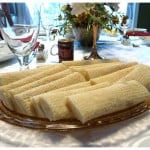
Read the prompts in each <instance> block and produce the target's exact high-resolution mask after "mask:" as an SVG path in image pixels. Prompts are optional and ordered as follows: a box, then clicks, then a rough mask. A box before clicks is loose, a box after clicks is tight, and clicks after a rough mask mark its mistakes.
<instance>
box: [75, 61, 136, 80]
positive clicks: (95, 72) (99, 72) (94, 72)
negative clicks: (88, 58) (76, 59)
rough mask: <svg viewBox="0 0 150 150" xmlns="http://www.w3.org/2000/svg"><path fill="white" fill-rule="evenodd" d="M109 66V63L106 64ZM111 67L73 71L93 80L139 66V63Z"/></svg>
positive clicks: (112, 65) (111, 64)
mask: <svg viewBox="0 0 150 150" xmlns="http://www.w3.org/2000/svg"><path fill="white" fill-rule="evenodd" d="M106 64H108V63H106ZM109 64H110V65H104V66H96V67H93V68H81V69H77V70H76V69H73V70H76V71H78V72H80V73H82V74H83V75H84V76H85V77H86V78H87V79H92V78H96V77H100V76H103V75H106V74H110V73H112V72H115V71H118V70H121V69H124V68H128V67H131V66H134V65H137V62H130V63H120V64H113V63H109Z"/></svg>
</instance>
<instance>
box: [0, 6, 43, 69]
mask: <svg viewBox="0 0 150 150" xmlns="http://www.w3.org/2000/svg"><path fill="white" fill-rule="evenodd" d="M23 7H24V8H26V13H24V15H19V13H18V14H17V15H16V16H15V17H14V16H12V14H9V15H10V16H9V19H10V18H11V19H12V22H11V24H10V21H9V20H8V17H7V16H6V15H5V14H6V13H5V12H3V14H2V16H3V17H1V18H0V26H1V33H2V36H3V39H4V40H5V42H6V44H7V45H8V47H9V48H10V50H11V51H12V53H13V54H14V55H15V56H16V57H17V60H18V62H19V64H20V70H23V69H27V68H29V64H30V63H31V62H32V60H33V58H34V56H35V54H36V48H37V46H38V42H37V38H38V34H39V29H40V8H39V7H38V6H36V5H34V3H33V4H32V5H31V6H30V7H29V6H28V5H27V4H26V3H23Z"/></svg>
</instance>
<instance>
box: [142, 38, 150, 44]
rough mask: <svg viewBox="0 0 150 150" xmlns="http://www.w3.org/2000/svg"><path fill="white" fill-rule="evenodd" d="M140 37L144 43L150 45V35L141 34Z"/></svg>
mask: <svg viewBox="0 0 150 150" xmlns="http://www.w3.org/2000/svg"><path fill="white" fill-rule="evenodd" d="M140 38H141V39H142V42H143V43H144V44H147V45H150V36H141V37H140Z"/></svg>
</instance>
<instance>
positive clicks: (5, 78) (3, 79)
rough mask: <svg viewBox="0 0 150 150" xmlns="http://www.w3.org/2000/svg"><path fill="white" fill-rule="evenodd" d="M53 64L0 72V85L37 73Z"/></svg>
mask: <svg viewBox="0 0 150 150" xmlns="http://www.w3.org/2000/svg"><path fill="white" fill-rule="evenodd" d="M54 66H55V65H46V66H41V67H38V68H34V69H28V70H22V71H15V72H7V73H0V86H3V85H7V84H9V83H12V82H15V81H18V80H20V79H23V78H25V77H27V76H30V75H33V74H37V73H39V72H40V71H44V70H48V69H50V68H52V67H54Z"/></svg>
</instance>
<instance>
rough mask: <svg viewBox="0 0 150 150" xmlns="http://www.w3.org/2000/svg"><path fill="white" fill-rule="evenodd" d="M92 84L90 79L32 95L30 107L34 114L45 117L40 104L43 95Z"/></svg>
mask: <svg viewBox="0 0 150 150" xmlns="http://www.w3.org/2000/svg"><path fill="white" fill-rule="evenodd" d="M89 86H91V83H90V82H89V81H86V82H81V83H77V84H73V85H69V86H65V87H62V88H59V89H56V90H53V91H50V92H46V93H42V94H39V95H36V96H33V97H31V98H30V99H31V100H32V102H31V104H30V108H31V111H32V113H33V114H34V116H37V117H40V118H45V116H44V113H43V111H42V109H41V107H40V105H39V101H40V97H41V96H43V95H46V94H48V93H54V92H59V91H66V92H67V91H68V90H73V89H79V88H85V87H89Z"/></svg>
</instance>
